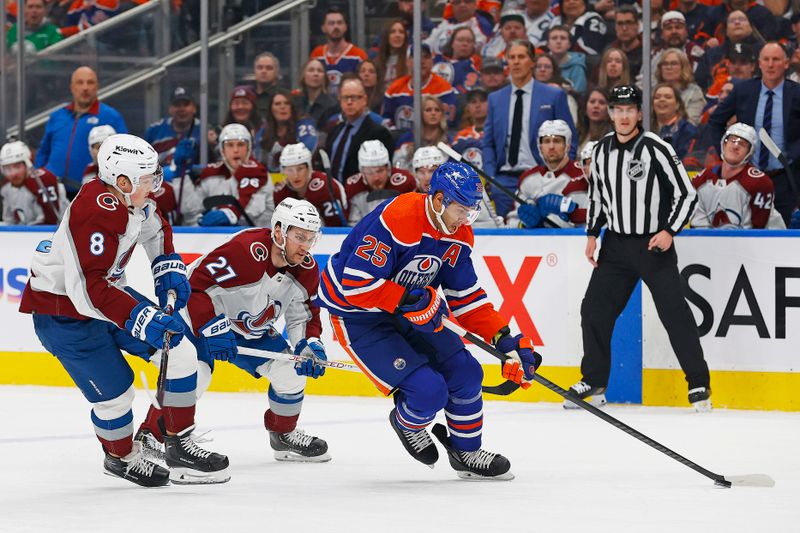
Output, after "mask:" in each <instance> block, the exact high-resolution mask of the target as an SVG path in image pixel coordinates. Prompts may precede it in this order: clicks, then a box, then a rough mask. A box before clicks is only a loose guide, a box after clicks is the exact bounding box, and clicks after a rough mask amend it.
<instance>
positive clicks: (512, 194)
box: [436, 142, 528, 204]
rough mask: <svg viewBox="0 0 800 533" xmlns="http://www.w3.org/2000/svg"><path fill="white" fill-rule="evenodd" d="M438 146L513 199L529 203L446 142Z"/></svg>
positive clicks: (447, 154) (448, 155)
mask: <svg viewBox="0 0 800 533" xmlns="http://www.w3.org/2000/svg"><path fill="white" fill-rule="evenodd" d="M436 147H437V148H438V149H439V150H441V151H442V153H444V155H446V156H447V157H449V158H450V159H453V160H455V161H458V162H459V163H464V164H465V165H469V166H470V167H472V170H474V171H475V172H477V173H478V176H480V177H482V178H483V179H485V180H486V181H488V182H489V183H491V184H492V185H494V186H495V187H497V188H498V189H499V190H500V192H503V193H505V194H507V195H508V196H509V197H511V198H512V199H514V200H516V201H517V202H519V203H520V204H527V203H528V202H526V201H525V200H523V199H522V197H521V196H520V195H518V194H517V193H515V192H514V191H512V190H511V189H509V188H508V187H506V186H505V185H503V184H502V183H500V182H499V181H498V180H497V179H495V178H493V177H491V176H490V175H489V174H487V173H486V172H484V171H483V170H481V169H479V168H478V167H476V166H475V165H473V164H472V163H470V162H469V161H467V160H465V159H464V157H463V156H462V155H461V154H459V153H458V152H456V151H455V150H453V149H452V148H450V147H449V146H447V145H446V144H445V143H443V142H440V143H439V144H437V145H436Z"/></svg>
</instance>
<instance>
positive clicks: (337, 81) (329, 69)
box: [309, 43, 367, 96]
mask: <svg viewBox="0 0 800 533" xmlns="http://www.w3.org/2000/svg"><path fill="white" fill-rule="evenodd" d="M315 58H316V59H320V60H321V61H322V62H323V63H324V64H325V71H326V73H327V74H328V92H329V93H330V94H332V95H334V96H336V95H337V94H339V85H341V83H342V75H343V74H345V73H347V72H356V71H357V70H358V65H360V64H361V62H362V61H364V60H365V59H367V53H366V52H365V51H364V50H362V49H361V48H359V47H358V46H356V45H354V44H352V43H350V45H349V46H348V47H347V48H346V49H345V50H344V52H342V53H341V54H338V55H333V54H331V53H330V52H329V51H328V45H327V44H321V45H319V46H317V47H316V48H314V50H312V51H311V56H310V57H309V59H315Z"/></svg>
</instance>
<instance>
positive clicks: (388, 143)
mask: <svg viewBox="0 0 800 533" xmlns="http://www.w3.org/2000/svg"><path fill="white" fill-rule="evenodd" d="M339 106H340V107H341V108H342V121H341V122H340V123H339V124H338V125H337V126H336V127H335V128H333V130H332V131H331V133H330V135H328V139H327V144H326V147H325V149H326V151H327V152H328V154H329V155H330V157H331V175H332V176H333V177H334V178H335V179H337V180H339V181H344V180H345V179H346V178H347V177H349V176H352V175H354V174H356V173H357V172H358V149H359V147H360V146H361V144H362V143H363V142H364V141H367V140H379V141H380V142H381V143H382V144H383V145H384V147H385V148H386V153H389V150H391V149H393V148H394V142H393V140H392V134H391V133H389V130H387V129H386V128H384V127H383V126H382V125H380V124H377V123H375V122H374V121H373V120H372V119H370V118H369V116H368V114H369V107H368V106H367V92H366V90H365V89H364V82H362V81H361V79H360V78H358V77H357V76H346V77H345V78H344V79H343V80H342V85H341V87H340V91H339Z"/></svg>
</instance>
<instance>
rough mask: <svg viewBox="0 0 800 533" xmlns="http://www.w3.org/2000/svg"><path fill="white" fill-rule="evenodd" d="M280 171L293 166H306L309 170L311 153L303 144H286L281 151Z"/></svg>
mask: <svg viewBox="0 0 800 533" xmlns="http://www.w3.org/2000/svg"><path fill="white" fill-rule="evenodd" d="M280 163H281V169H284V168H286V167H293V166H295V165H308V168H311V151H309V149H308V148H306V145H305V144H303V143H297V144H287V145H286V146H285V147H284V148H283V150H282V151H281V157H280Z"/></svg>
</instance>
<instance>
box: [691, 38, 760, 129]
mask: <svg viewBox="0 0 800 533" xmlns="http://www.w3.org/2000/svg"><path fill="white" fill-rule="evenodd" d="M757 66H758V59H757V58H756V55H755V52H753V48H752V47H751V46H750V45H748V44H744V43H736V44H735V45H733V46H731V47H730V48H728V53H727V54H726V56H725V61H724V62H722V63H720V68H718V69H716V71H715V73H714V81H713V83H712V84H711V86H710V87H709V88H708V91H706V100H707V101H708V100H709V99H712V98H717V95H718V94H719V92H720V89H721V88H722V86H723V85H725V84H726V83H728V82H730V81H732V80H749V79H750V78H753V77H754V76H755V74H756V67H757ZM706 107H708V106H706ZM701 122H702V119H701Z"/></svg>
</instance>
